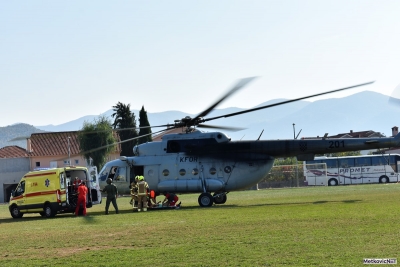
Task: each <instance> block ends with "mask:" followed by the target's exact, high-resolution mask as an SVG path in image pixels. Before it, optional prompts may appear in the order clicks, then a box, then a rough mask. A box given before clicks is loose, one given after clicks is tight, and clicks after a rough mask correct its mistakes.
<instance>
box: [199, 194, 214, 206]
mask: <svg viewBox="0 0 400 267" xmlns="http://www.w3.org/2000/svg"><path fill="white" fill-rule="evenodd" d="M213 203H214V198H213V196H212V195H211V194H210V193H202V194H201V195H200V196H199V205H200V207H211V206H212V204H213Z"/></svg>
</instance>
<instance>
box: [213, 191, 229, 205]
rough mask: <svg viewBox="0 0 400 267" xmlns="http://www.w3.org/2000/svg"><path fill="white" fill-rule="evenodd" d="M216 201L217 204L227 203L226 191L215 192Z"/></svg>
mask: <svg viewBox="0 0 400 267" xmlns="http://www.w3.org/2000/svg"><path fill="white" fill-rule="evenodd" d="M213 197H214V203H215V204H225V202H226V194H225V193H219V194H218V193H215V194H214V196H213Z"/></svg>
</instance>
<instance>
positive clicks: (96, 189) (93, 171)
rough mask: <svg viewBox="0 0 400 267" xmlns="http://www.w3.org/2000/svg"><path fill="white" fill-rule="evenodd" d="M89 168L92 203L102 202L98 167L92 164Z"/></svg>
mask: <svg viewBox="0 0 400 267" xmlns="http://www.w3.org/2000/svg"><path fill="white" fill-rule="evenodd" d="M88 170H89V182H90V192H91V195H92V204H93V205H95V204H100V203H101V191H100V184H99V175H98V173H97V167H96V166H91V167H89V168H88Z"/></svg>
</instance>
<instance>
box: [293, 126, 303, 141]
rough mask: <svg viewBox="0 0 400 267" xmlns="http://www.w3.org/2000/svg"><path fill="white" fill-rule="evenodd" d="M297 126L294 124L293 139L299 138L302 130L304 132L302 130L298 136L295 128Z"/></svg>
mask: <svg viewBox="0 0 400 267" xmlns="http://www.w3.org/2000/svg"><path fill="white" fill-rule="evenodd" d="M295 125H296V124H294V123H293V139H297V138H298V137H299V135H300V133H301V130H302V129H300V131H299V133H298V134H297V135H296V129H295V127H294V126H295Z"/></svg>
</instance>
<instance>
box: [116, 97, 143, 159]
mask: <svg viewBox="0 0 400 267" xmlns="http://www.w3.org/2000/svg"><path fill="white" fill-rule="evenodd" d="M113 110H114V113H113V114H112V115H111V116H112V117H113V118H114V123H113V124H112V125H113V127H114V129H119V130H120V131H118V134H119V137H120V139H121V141H125V140H128V139H132V138H135V137H138V133H137V131H136V129H135V128H136V118H135V114H134V113H133V112H131V109H130V104H128V105H125V104H123V103H121V102H118V103H117V104H116V105H115V106H113ZM124 129H126V130H124ZM136 144H137V140H136V139H135V140H130V141H127V142H123V143H121V156H133V147H134V146H135V145H136Z"/></svg>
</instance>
